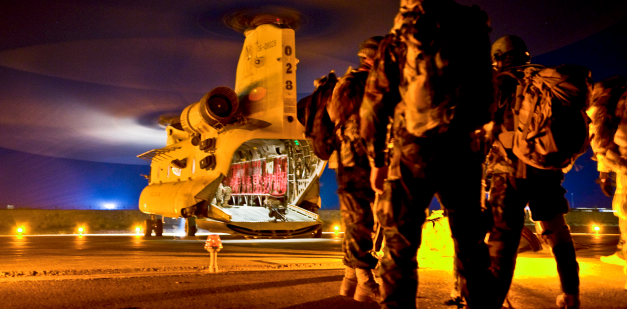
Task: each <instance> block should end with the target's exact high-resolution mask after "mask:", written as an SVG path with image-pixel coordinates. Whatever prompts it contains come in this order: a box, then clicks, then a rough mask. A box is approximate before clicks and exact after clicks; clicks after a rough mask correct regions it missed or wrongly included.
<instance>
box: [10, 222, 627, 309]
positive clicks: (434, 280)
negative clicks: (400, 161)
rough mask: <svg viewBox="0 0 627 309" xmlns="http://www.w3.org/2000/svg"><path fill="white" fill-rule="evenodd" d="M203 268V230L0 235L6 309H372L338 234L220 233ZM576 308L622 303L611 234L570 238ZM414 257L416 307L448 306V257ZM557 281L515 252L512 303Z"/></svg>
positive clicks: (543, 296) (548, 268)
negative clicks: (351, 283) (213, 258)
mask: <svg viewBox="0 0 627 309" xmlns="http://www.w3.org/2000/svg"><path fill="white" fill-rule="evenodd" d="M222 238H223V245H224V248H223V249H222V250H221V251H220V253H219V254H218V266H219V270H220V272H219V273H209V272H208V268H207V267H208V265H209V254H208V253H207V252H206V251H205V250H204V248H203V246H204V241H205V239H206V236H198V237H194V238H185V239H179V238H176V239H175V237H173V236H164V237H160V238H157V237H150V238H145V237H143V236H133V235H123V236H95V235H85V236H78V235H70V236H20V237H18V236H0V248H2V249H1V250H0V307H3V308H33V307H37V308H85V307H90V308H185V307H189V306H193V307H198V306H203V307H212V308H344V309H347V308H377V307H378V306H377V305H376V304H363V303H358V302H356V301H353V300H352V299H350V298H347V297H340V296H338V293H337V292H338V290H339V285H340V282H341V279H342V275H343V271H342V268H343V266H342V263H341V258H342V251H341V238H339V237H333V235H332V234H326V235H325V238H322V239H312V238H306V239H305V238H303V239H278V240H254V239H253V240H247V239H242V238H236V237H232V236H223V237H222ZM574 238H575V242H576V245H577V256H578V260H579V263H580V268H581V282H582V283H581V290H582V298H583V302H584V305H585V306H584V307H583V308H627V291H624V290H623V287H624V285H625V279H626V276H625V275H624V274H623V269H622V267H621V266H618V265H612V264H605V263H601V262H600V261H599V257H600V256H602V255H609V254H612V253H613V252H614V250H615V246H616V243H617V241H618V236H617V235H598V236H597V235H575V237H574ZM445 251H446V250H440V251H433V250H429V248H428V247H425V248H424V249H421V254H420V261H419V263H420V271H419V275H420V299H419V302H420V305H421V308H447V307H446V306H444V305H443V304H442V302H443V301H444V300H445V299H446V298H447V297H448V295H449V293H450V289H451V287H452V279H453V277H452V272H451V271H452V257H450V254H448V253H446V252H445ZM559 291H560V288H559V280H558V279H557V272H556V270H555V262H554V260H553V258H552V256H551V255H550V253H549V252H548V251H546V250H545V251H540V252H531V251H527V252H522V253H520V255H519V259H518V265H517V269H516V274H515V278H514V283H513V285H512V288H511V291H510V301H511V303H512V305H513V307H514V308H556V306H555V302H554V301H555V297H556V295H558V294H559Z"/></svg>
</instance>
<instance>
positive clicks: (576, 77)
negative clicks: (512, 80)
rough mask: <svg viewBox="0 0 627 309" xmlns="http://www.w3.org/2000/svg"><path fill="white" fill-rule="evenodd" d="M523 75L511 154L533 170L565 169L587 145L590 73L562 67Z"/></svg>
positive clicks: (569, 66) (576, 68)
mask: <svg viewBox="0 0 627 309" xmlns="http://www.w3.org/2000/svg"><path fill="white" fill-rule="evenodd" d="M525 75H526V76H525V82H524V84H523V85H524V88H523V91H522V96H524V97H523V98H522V102H521V103H520V109H518V111H517V114H518V121H517V123H518V124H517V128H516V130H515V132H514V137H513V138H514V141H513V147H512V151H513V152H514V154H515V155H516V157H518V158H519V159H520V160H522V161H523V162H524V163H526V164H528V165H531V166H533V167H535V168H539V169H545V170H564V169H568V168H569V167H570V166H572V165H573V164H574V162H575V160H576V159H577V158H578V157H579V156H580V155H582V154H583V153H585V152H586V150H587V149H588V146H589V145H590V138H589V135H588V134H589V131H588V124H589V118H588V116H587V115H586V112H585V111H586V107H587V106H588V102H589V93H590V87H591V83H590V71H589V70H588V69H586V68H584V67H580V66H573V65H562V66H559V67H553V68H542V69H540V70H526V71H525ZM517 105H518V104H517Z"/></svg>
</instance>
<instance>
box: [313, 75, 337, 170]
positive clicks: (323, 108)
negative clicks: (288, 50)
mask: <svg viewBox="0 0 627 309" xmlns="http://www.w3.org/2000/svg"><path fill="white" fill-rule="evenodd" d="M337 81H338V78H337V76H336V75H335V73H334V72H331V73H329V74H328V75H327V76H323V77H321V78H319V79H317V80H316V90H315V91H314V92H313V93H312V94H311V99H310V100H308V102H307V107H306V109H305V136H306V137H308V138H310V139H311V140H312V141H313V143H312V144H313V152H314V154H315V155H316V156H318V157H319V158H320V159H322V160H329V158H330V157H331V154H332V153H333V151H334V147H333V136H334V132H335V123H333V121H331V118H330V117H329V113H328V112H327V102H328V101H329V100H330V99H331V95H332V94H333V89H334V88H335V84H337Z"/></svg>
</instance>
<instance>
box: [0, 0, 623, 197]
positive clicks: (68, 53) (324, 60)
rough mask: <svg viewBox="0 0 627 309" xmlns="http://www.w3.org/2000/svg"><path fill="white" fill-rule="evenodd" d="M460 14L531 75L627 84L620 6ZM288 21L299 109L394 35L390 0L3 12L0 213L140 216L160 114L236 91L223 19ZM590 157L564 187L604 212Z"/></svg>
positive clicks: (7, 5) (110, 4)
mask: <svg viewBox="0 0 627 309" xmlns="http://www.w3.org/2000/svg"><path fill="white" fill-rule="evenodd" d="M460 2H461V3H463V4H478V5H479V6H480V7H481V8H482V9H484V10H486V12H487V13H488V15H489V16H490V17H491V22H492V24H491V25H492V28H493V31H492V33H491V38H492V40H495V39H497V38H499V37H501V36H503V35H506V34H515V35H518V36H520V37H522V38H523V39H524V40H525V41H526V42H527V45H528V46H529V50H530V52H531V54H532V62H533V63H539V64H543V65H547V66H553V65H558V64H562V63H568V64H578V65H584V66H587V67H588V68H590V69H591V71H592V72H593V78H594V79H595V81H598V80H601V79H604V78H607V77H610V76H613V75H625V76H627V57H626V55H627V46H626V45H627V43H626V42H627V17H626V16H627V13H626V12H627V1H595V2H590V1H583V0H571V1H545V0H526V1H523V0H516V1H488V0H477V1H467V0H463V1H460ZM285 9H289V10H294V11H297V12H299V14H300V15H299V16H301V22H300V23H301V24H300V27H299V29H298V30H297V31H296V44H297V45H296V48H297V51H296V55H297V58H298V59H299V60H300V62H299V65H298V71H297V74H298V75H297V83H298V92H299V98H302V97H303V96H305V95H308V94H309V93H310V92H311V91H313V83H312V81H313V80H314V79H315V78H317V77H319V76H322V75H324V74H326V73H328V72H329V71H330V70H336V72H344V71H345V70H346V68H347V67H348V66H353V67H355V66H357V64H358V63H357V57H356V55H355V54H356V51H357V46H358V44H359V43H360V42H361V41H363V40H364V39H365V38H367V37H369V36H372V35H384V34H385V33H387V32H388V31H389V29H390V27H391V25H392V18H393V17H394V14H395V13H396V11H397V10H398V1H382V0H380V1H374V0H362V1H332V0H292V1H287V0H269V1H268V0H262V1H254V2H253V3H251V1H248V0H214V1H199V0H180V1H164V0H136V1H98V2H95V1H78V0H64V1H61V0H51V1H45V2H42V1H36V0H19V1H11V0H9V1H2V3H1V4H0V110H1V112H0V173H1V174H0V176H1V177H0V208H4V207H6V206H5V205H15V206H16V207H18V208H24V207H32V208H86V209H89V208H102V207H103V206H104V205H105V204H116V205H117V206H118V207H123V208H130V209H136V207H137V205H136V204H137V201H138V198H139V194H140V192H141V190H142V189H143V187H144V186H145V185H146V184H147V181H146V179H144V178H143V177H142V176H140V174H147V173H148V172H149V167H148V165H146V162H144V161H142V160H140V159H138V158H136V156H137V155H138V154H141V153H144V152H146V151H149V150H151V149H155V148H161V147H163V146H164V145H165V132H164V131H163V128H161V127H159V126H158V125H157V123H156V119H157V118H158V116H159V115H162V114H166V113H178V112H180V111H181V110H182V109H183V108H184V107H186V106H187V105H189V104H192V103H194V102H196V101H198V100H199V99H200V98H201V97H202V96H203V95H204V93H206V92H207V91H210V90H211V89H213V88H215V87H217V86H230V87H232V86H233V84H234V80H235V67H236V64H237V58H238V55H239V53H240V50H241V47H242V46H241V45H242V43H243V39H244V37H243V35H242V34H241V33H237V32H235V31H233V30H231V29H229V28H228V27H227V26H226V25H225V24H224V23H223V22H222V18H223V17H224V16H230V15H232V14H234V13H235V12H242V11H247V10H248V11H254V10H270V11H273V12H281V11H282V10H285ZM590 157H591V154H590V153H588V154H586V155H583V156H582V157H581V158H580V159H579V160H578V161H577V167H576V169H574V170H572V171H571V172H569V173H568V174H567V175H566V180H565V181H564V187H565V188H566V189H567V190H568V193H567V198H568V200H569V201H573V202H574V206H575V207H602V208H610V207H611V199H610V198H607V197H605V196H604V195H603V194H602V193H601V190H600V189H599V188H598V186H597V185H596V184H595V183H594V180H595V179H596V178H597V177H598V173H597V172H596V163H595V162H594V161H592V160H591V159H590ZM334 177H335V176H334V174H333V172H332V171H326V172H325V173H324V174H323V177H322V180H321V184H322V186H321V190H322V194H321V195H322V199H323V200H322V202H323V208H324V209H333V208H337V207H338V199H337V196H336V195H335V190H336V189H337V186H336V184H335V178H334ZM432 207H433V208H438V207H439V206H437V204H435V203H433V204H432Z"/></svg>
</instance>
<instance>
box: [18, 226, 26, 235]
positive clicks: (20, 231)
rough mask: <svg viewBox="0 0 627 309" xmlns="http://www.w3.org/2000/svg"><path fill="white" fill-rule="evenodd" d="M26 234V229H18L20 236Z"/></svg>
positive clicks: (21, 227)
mask: <svg viewBox="0 0 627 309" xmlns="http://www.w3.org/2000/svg"><path fill="white" fill-rule="evenodd" d="M24 232H26V228H25V227H23V226H20V227H18V228H17V233H18V234H19V235H22V234H24Z"/></svg>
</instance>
